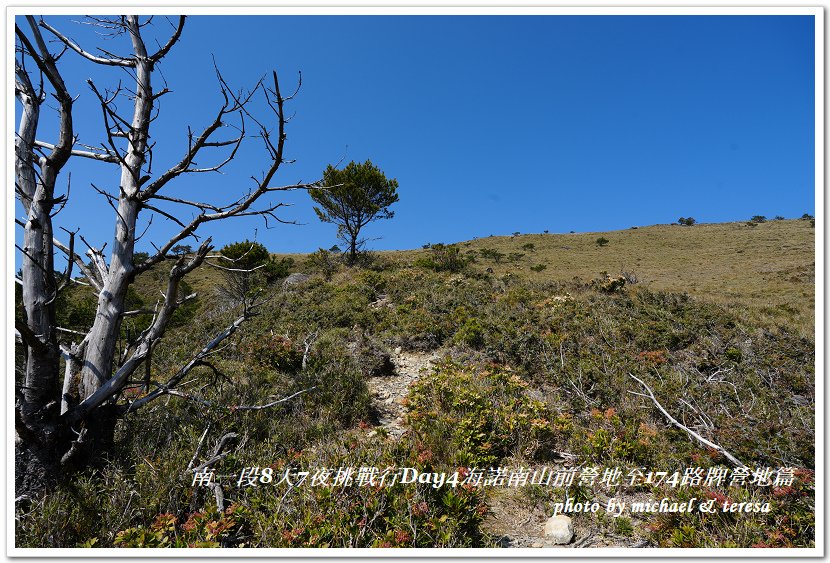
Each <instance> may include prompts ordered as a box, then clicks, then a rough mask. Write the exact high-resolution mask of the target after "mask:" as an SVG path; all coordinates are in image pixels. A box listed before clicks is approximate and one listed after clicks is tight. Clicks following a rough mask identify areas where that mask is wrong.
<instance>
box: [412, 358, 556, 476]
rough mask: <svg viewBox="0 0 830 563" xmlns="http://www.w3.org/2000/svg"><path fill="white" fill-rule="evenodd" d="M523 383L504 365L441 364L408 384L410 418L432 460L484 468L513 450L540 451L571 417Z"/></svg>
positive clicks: (552, 440) (525, 453)
mask: <svg viewBox="0 0 830 563" xmlns="http://www.w3.org/2000/svg"><path fill="white" fill-rule="evenodd" d="M527 386H528V384H527V383H526V382H524V381H523V380H522V379H521V378H520V377H519V376H518V375H517V374H515V373H512V372H511V371H509V370H507V369H504V368H500V367H496V366H492V367H490V368H482V369H479V370H473V369H470V368H467V367H462V366H460V365H458V364H455V363H452V362H444V363H442V364H441V365H439V366H438V367H437V368H436V369H435V371H434V372H433V373H432V374H430V375H427V376H424V377H421V379H420V380H418V382H416V383H415V384H414V385H413V386H412V388H411V390H410V395H409V398H408V403H407V409H408V415H409V422H410V424H411V426H412V427H413V428H414V429H415V430H416V432H418V433H419V434H418V435H419V436H422V437H423V440H424V442H425V444H426V445H427V446H428V447H429V448H430V450H431V451H432V452H433V453H434V455H435V459H436V462H443V463H445V464H447V465H449V466H451V467H457V466H469V467H472V466H479V467H481V466H485V467H486V466H487V465H488V464H494V463H497V462H498V461H500V460H501V459H503V458H505V457H507V456H510V455H514V454H519V455H526V456H529V457H533V456H535V455H537V454H543V453H544V452H547V451H550V450H551V449H552V446H553V445H554V442H555V439H556V436H557V435H558V433H559V432H560V429H561V431H564V429H566V428H567V427H568V424H569V423H570V417H567V416H562V415H557V414H556V413H553V412H551V411H549V409H548V408H547V407H546V405H545V404H544V403H542V402H541V401H538V400H535V399H531V398H530V397H529V396H528V395H527V392H526V389H527Z"/></svg>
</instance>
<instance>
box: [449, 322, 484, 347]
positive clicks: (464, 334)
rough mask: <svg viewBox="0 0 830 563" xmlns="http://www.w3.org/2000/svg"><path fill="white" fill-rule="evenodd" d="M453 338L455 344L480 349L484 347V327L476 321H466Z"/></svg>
mask: <svg viewBox="0 0 830 563" xmlns="http://www.w3.org/2000/svg"><path fill="white" fill-rule="evenodd" d="M454 338H455V341H456V342H459V343H461V344H466V345H467V346H469V347H470V348H481V347H482V346H483V345H484V327H483V326H482V324H481V321H479V320H478V319H467V321H466V322H465V323H464V324H463V325H461V328H459V329H458V332H456V333H455V336H454Z"/></svg>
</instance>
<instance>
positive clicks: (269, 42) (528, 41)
mask: <svg viewBox="0 0 830 563" xmlns="http://www.w3.org/2000/svg"><path fill="white" fill-rule="evenodd" d="M78 19H80V18H70V17H58V16H52V17H48V18H47V20H48V21H49V22H51V23H52V24H53V25H55V26H56V27H59V29H61V30H64V31H65V32H66V33H67V34H69V35H71V36H72V37H74V38H76V39H77V40H78V41H79V43H81V44H82V46H84V47H85V48H86V49H88V50H94V49H95V48H96V47H97V46H102V47H104V48H105V49H107V50H109V51H113V52H116V53H128V49H127V45H126V42H125V41H124V39H123V38H115V39H107V40H102V38H101V37H99V36H96V35H95V33H94V32H95V30H94V29H93V28H90V27H89V26H81V25H78V24H77V23H73V21H72V20H78ZM24 29H25V28H24ZM170 30H171V27H170V25H169V24H168V23H167V21H166V20H165V19H164V18H161V17H157V18H156V19H155V20H154V32H155V34H157V35H158V37H159V41H162V42H163V41H164V40H165V38H166V35H167V34H168V33H169V32H170ZM150 35H152V33H151V34H150ZM813 50H814V26H813V19H812V17H799V16H751V17H750V16H675V17H665V16H585V17H577V16H521V17H520V16H504V17H502V16H499V17H492V16H472V17H471V16H445V17H438V16H399V17H393V16H306V17H285V16H260V17H248V16H245V17H242V16H239V17H231V16H193V17H191V18H189V19H188V21H187V24H186V26H185V31H184V34H183V36H182V40H181V42H180V43H179V44H178V45H177V46H176V48H175V49H174V50H173V51H172V52H171V53H170V55H168V57H167V58H166V59H165V60H164V61H163V64H162V65H161V74H163V76H164V78H165V79H166V81H167V84H168V86H169V87H170V89H171V90H173V93H172V94H170V95H167V96H165V97H163V98H162V99H161V108H160V109H161V113H160V118H159V119H158V120H157V121H156V123H155V124H154V126H155V128H154V130H153V131H152V132H151V134H152V136H153V138H154V140H156V141H157V146H156V149H155V155H154V160H155V162H154V173H156V174H157V173H159V172H161V171H162V169H163V167H165V165H170V164H172V163H173V162H175V161H177V160H178V159H179V158H180V156H181V154H182V151H183V149H184V147H185V146H186V145H185V132H186V130H187V127H188V126H191V127H192V128H193V129H194V131H196V130H200V129H201V128H202V127H204V126H205V125H206V124H207V123H209V121H210V120H211V119H212V115H213V112H214V111H215V109H216V108H217V107H218V104H219V101H220V98H219V94H218V88H217V86H216V79H215V77H214V75H213V70H212V64H213V63H212V56H215V58H216V62H217V64H218V66H219V68H220V69H221V70H222V72H223V75H224V76H225V78H226V80H227V81H228V82H229V83H231V84H232V85H236V86H239V87H245V86H251V85H253V84H254V83H255V82H256V80H257V79H258V78H259V77H260V76H262V75H263V74H266V73H270V71H271V70H272V69H276V70H277V71H278V72H279V73H280V76H281V81H282V87H283V90H284V91H291V90H292V85H293V84H294V82H295V80H296V77H297V74H298V72H299V71H302V75H303V87H302V89H301V90H300V92H299V94H298V96H297V98H296V99H295V100H294V101H292V102H291V107H290V110H291V111H292V112H296V116H295V117H294V118H293V119H292V120H291V122H290V123H289V129H288V141H287V148H286V151H287V156H288V157H289V158H293V159H296V162H295V163H294V164H292V165H286V166H285V167H284V168H283V169H282V171H281V173H280V175H279V176H278V178H279V180H278V182H279V183H281V184H291V183H294V182H297V181H301V180H302V181H313V180H316V179H318V178H319V177H320V176H321V174H322V171H323V170H324V168H325V167H326V165H327V164H330V163H336V162H338V161H339V160H341V158H344V157H345V162H348V161H350V160H356V161H364V160H366V159H371V160H372V161H373V162H374V163H375V164H376V165H378V166H379V167H380V168H381V169H383V170H384V171H385V172H386V174H387V176H389V177H394V178H396V179H397V180H398V182H399V184H400V188H399V194H400V201H399V202H398V203H397V204H395V205H394V206H393V209H394V210H395V212H396V216H395V217H394V218H393V219H391V220H387V221H379V222H376V223H374V224H372V225H370V226H369V227H367V228H366V231H365V234H366V236H367V237H370V238H373V239H375V240H371V241H370V242H369V247H370V248H373V249H403V248H417V247H420V246H421V245H422V244H424V243H427V242H432V243H435V242H456V241H461V240H467V239H471V238H473V237H483V236H488V235H491V234H494V235H500V234H510V233H513V232H515V231H519V232H522V233H532V232H542V231H544V230H549V231H550V232H552V233H556V232H569V231H576V232H581V231H605V230H614V229H626V228H628V227H630V226H632V225H650V224H655V223H669V222H674V221H676V220H677V218H678V217H680V216H684V217H688V216H692V217H695V218H696V219H697V220H698V221H699V222H720V221H733V220H743V219H747V218H749V217H750V216H752V215H756V214H762V215H767V216H775V215H783V216H785V217H798V216H800V215H801V214H802V213H805V212H809V213H813V212H814V206H815V203H814V200H815V188H814V166H815V162H814V129H815V114H814V88H815V84H814V76H813V73H814V52H813ZM61 63H62V64H63V66H62V69H63V73H64V76H65V78H66V79H67V83H68V86H69V89H70V91H72V92H73V93H74V94H76V95H79V96H80V97H79V98H78V101H77V102H76V114H75V122H76V127H77V129H78V132H79V134H80V140H81V142H84V143H88V144H96V143H100V142H101V139H102V136H101V114H100V109H99V108H98V107H97V106H96V105H95V103H94V99H93V96H92V95H91V93H90V90H89V88H88V86H86V84H85V80H86V79H87V78H92V79H93V80H94V81H95V82H96V84H98V85H99V87H106V86H110V87H112V86H114V85H115V84H117V82H118V81H119V80H121V81H123V83H124V84H125V85H127V84H128V83H129V80H130V78H129V76H128V75H127V74H126V73H125V72H124V71H123V70H120V69H116V68H112V67H99V66H96V65H93V64H92V63H88V62H86V61H83V60H81V59H80V58H79V57H78V56H76V55H75V54H74V53H71V52H70V53H67V54H66V55H65V56H64V58H63V59H62V60H61ZM155 80H156V82H155V84H156V85H157V87H158V88H161V87H162V86H163V83H162V80H161V76H158V77H157V78H156V79H155ZM120 107H122V108H123V109H124V110H125V112H126V110H128V109H129V106H128V104H127V102H126V101H124V102H122V105H121V106H120ZM257 109H258V110H260V111H261V110H263V108H262V107H259V108H257ZM259 115H261V116H264V117H267V114H266V113H264V112H261V113H260V114H259ZM53 118H54V115H53V114H51V113H47V114H45V115H44V117H43V118H42V128H41V131H42V134H40V135H39V138H41V139H43V140H46V141H52V140H54V138H53V137H54V135H53V125H52V122H53V121H54V119H53ZM208 163H209V159H206V158H203V159H202V160H201V161H200V162H199V164H200V165H206V164H208ZM265 166H266V163H265V160H264V155H263V153H262V151H261V149H260V147H259V146H258V140H257V139H250V141H249V142H248V143H247V144H246V145H243V147H242V150H241V151H240V154H239V157H238V158H237V159H236V160H235V161H234V162H233V163H232V165H231V166H229V167H228V168H227V169H226V170H225V172H226V174H224V175H218V174H217V175H210V176H206V175H199V176H197V177H189V178H186V179H184V180H182V181H180V182H178V183H176V185H175V187H173V184H171V185H170V191H169V192H168V193H170V194H172V195H179V196H182V197H185V196H186V197H193V198H196V197H199V198H202V199H209V200H212V201H214V202H220V201H228V200H230V199H233V198H234V196H235V195H237V194H239V193H240V191H241V190H245V189H248V188H249V187H251V186H252V183H251V181H250V176H251V175H252V174H258V173H259V172H260V171H261V170H262V169H263V168H265ZM66 171H71V172H72V201H71V203H70V205H68V206H67V208H66V209H65V210H64V212H63V213H62V214H61V215H59V216H58V219H59V224H60V225H63V226H65V227H67V228H71V229H75V228H78V227H80V228H81V233H82V234H84V235H85V237H86V238H87V240H89V241H90V243H93V244H95V243H97V244H99V245H100V244H102V243H104V242H107V241H110V239H111V238H112V233H113V217H112V216H113V215H114V212H113V211H112V210H111V209H110V208H109V207H108V206H107V205H106V204H105V202H104V201H103V200H102V198H101V197H100V196H98V195H95V194H94V193H93V191H92V190H91V189H90V188H89V185H90V183H94V184H95V185H96V186H98V187H99V188H102V189H108V190H113V189H117V182H118V171H117V169H115V167H113V166H112V165H107V164H101V163H96V162H90V161H87V160H83V159H80V158H75V159H73V160H72V161H71V162H70V164H69V165H68V167H67V168H66V169H65V172H66ZM66 179H67V175H66V173H64V174H63V177H62V180H61V181H60V182H59V183H60V185H65V182H66ZM279 200H280V201H286V202H288V203H291V204H292V207H288V208H285V209H284V212H283V213H282V215H281V217H282V218H283V219H286V220H294V221H297V222H299V223H303V225H301V226H284V225H279V226H277V227H276V228H273V229H265V226H264V224H263V222H262V221H261V220H253V219H237V220H231V221H228V222H225V223H224V224H221V225H220V224H216V225H213V226H211V228H210V229H206V230H205V231H204V234H210V235H213V236H214V239H215V241H216V243H217V244H218V245H220V246H221V245H223V244H225V243H227V242H232V241H235V240H241V239H244V238H253V237H254V236H255V235H254V231H255V229H256V238H257V240H259V241H260V242H262V243H264V244H265V245H266V246H268V247H269V249H270V250H271V251H272V252H309V251H313V250H316V249H317V248H318V247H324V248H328V247H329V246H331V245H332V244H334V243H335V242H337V241H336V237H335V227H334V226H332V225H324V224H321V223H320V222H319V220H318V219H317V218H316V216H315V215H314V213H313V210H312V205H313V204H312V202H311V199H310V198H309V197H308V195H306V194H305V193H296V194H290V195H288V196H286V197H281V199H279ZM275 201H276V200H275ZM145 213H146V212H145ZM184 214H185V215H186V216H189V214H190V211H189V210H185V211H184ZM145 219H146V216H145ZM172 230H173V225H172V224H170V223H169V222H168V221H165V220H164V219H163V218H162V217H156V218H155V219H154V220H153V224H152V226H151V227H150V230H149V231H148V234H147V235H146V237H145V239H144V240H142V241H141V242H140V243H139V246H140V248H141V249H145V250H149V249H150V245H149V241H150V240H152V241H155V242H163V239H164V237H165V235H169V233H170V232H172ZM18 235H19V233H18ZM93 241H94V242H93ZM110 244H111V243H110Z"/></svg>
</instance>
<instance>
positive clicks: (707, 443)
mask: <svg viewBox="0 0 830 563" xmlns="http://www.w3.org/2000/svg"><path fill="white" fill-rule="evenodd" d="M628 376H629V377H630V378H631V379H633V380H634V381H636V382H637V383H639V384H640V385H642V386H643V388H644V389H645V390H646V392H647V393H648V395H649V397H651V400H652V401H653V402H654V405H655V406H656V407H657V409H658V410H659V411H660V412H661V413H663V415H664V416H665V417H666V418H667V419H668V421H669V422H670V423H671V424H673V425H674V426H676V427H678V428H680V429H681V430H683V431H684V432H686V433H687V434H689V436H691V437H692V438H694V439H695V440H697V441H698V442H700V443H701V444H703V445H704V446H706V447H709V448H712V449H713V450H716V451H717V452H719V453H721V454H722V455H723V457H725V458H726V459H728V460H729V461H730V462H731V463H732V464H733V465H735V466H736V467H746V465H744V464H743V463H742V462H741V461H740V460H739V459H738V458H736V457H735V456H733V455H732V454H730V453H729V452H728V451H726V450H725V449H724V448H723V446H719V445H718V444H716V443H714V442H711V441H709V440H707V439H706V438H704V437H703V436H701V435H700V434H698V433H697V432H695V431H694V430H691V429H690V428H688V427H687V426H684V425H683V424H681V423H679V422H678V421H677V420H676V419H675V418H674V417H673V416H672V415H670V414H669V412H668V411H667V410H666V409H664V408H663V405H661V404H660V403H659V402H658V401H657V399H656V398H655V396H654V393H653V392H652V391H651V387H649V386H648V385H646V384H645V383H644V382H643V380H642V379H640V378H638V377H636V376H635V375H632V374H631V373H629V374H628Z"/></svg>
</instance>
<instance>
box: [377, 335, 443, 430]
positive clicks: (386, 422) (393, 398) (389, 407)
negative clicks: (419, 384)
mask: <svg viewBox="0 0 830 563" xmlns="http://www.w3.org/2000/svg"><path fill="white" fill-rule="evenodd" d="M439 357H440V356H439V354H438V352H404V351H402V350H401V349H400V348H395V350H394V351H393V352H392V354H391V359H392V363H393V364H394V366H395V370H394V372H393V373H392V374H391V375H380V376H377V377H370V378H369V379H367V380H366V386H367V387H368V388H369V393H370V394H371V395H372V403H373V406H374V409H375V412H376V413H377V419H378V421H377V422H378V426H380V427H382V428H384V429H385V430H386V432H388V433H389V435H390V436H392V437H394V438H398V437H400V436H401V435H402V434H403V433H404V430H405V428H404V413H405V409H404V406H403V405H402V404H401V402H402V401H403V399H404V398H405V397H406V395H407V393H408V392H409V386H410V385H411V384H412V383H413V382H415V381H417V380H418V378H419V377H421V374H422V373H426V372H427V371H429V370H430V369H432V366H433V364H434V363H435V362H436V361H437V360H438V358H439Z"/></svg>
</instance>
